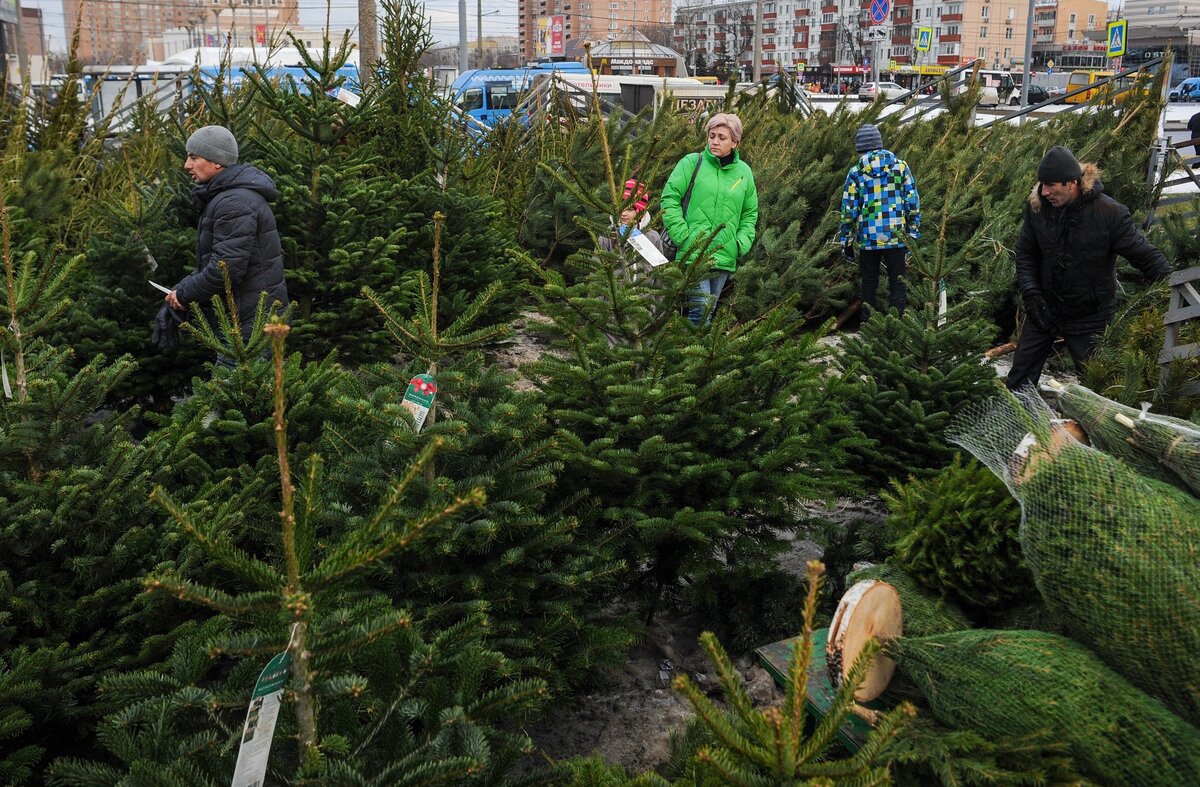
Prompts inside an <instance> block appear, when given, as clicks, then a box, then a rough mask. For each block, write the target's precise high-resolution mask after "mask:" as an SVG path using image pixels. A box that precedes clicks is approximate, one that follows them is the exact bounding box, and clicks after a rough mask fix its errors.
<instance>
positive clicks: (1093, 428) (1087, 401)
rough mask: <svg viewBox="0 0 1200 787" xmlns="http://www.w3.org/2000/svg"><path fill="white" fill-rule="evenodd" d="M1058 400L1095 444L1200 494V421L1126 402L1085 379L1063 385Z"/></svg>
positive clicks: (1150, 472) (1140, 467)
mask: <svg viewBox="0 0 1200 787" xmlns="http://www.w3.org/2000/svg"><path fill="white" fill-rule="evenodd" d="M1058 406H1059V408H1060V409H1061V410H1062V411H1063V413H1064V414H1065V415H1068V416H1070V417H1071V418H1074V419H1075V420H1076V421H1079V423H1080V425H1081V426H1083V428H1084V430H1085V431H1086V432H1087V434H1088V439H1089V440H1091V442H1092V443H1094V444H1095V445H1096V446H1097V447H1099V448H1102V449H1104V450H1105V451H1106V452H1108V453H1110V454H1113V455H1114V456H1118V457H1120V458H1122V459H1124V460H1126V461H1127V462H1129V464H1131V465H1133V466H1134V467H1136V468H1137V469H1138V471H1139V472H1141V473H1143V474H1145V475H1149V476H1152V477H1154V478H1160V479H1162V480H1163V481H1168V482H1170V483H1172V484H1175V485H1176V486H1182V485H1186V486H1187V488H1188V489H1190V490H1191V491H1192V493H1193V494H1200V424H1197V423H1195V422H1193V421H1185V420H1183V419H1181V418H1171V417H1170V416H1166V415H1158V414H1157V413H1150V412H1148V411H1146V410H1144V409H1143V410H1139V409H1136V408H1133V407H1127V406H1125V405H1123V404H1120V403H1118V402H1114V401H1112V400H1111V399H1106V398H1105V397H1103V396H1101V395H1100V394H1098V393H1095V392H1094V391H1091V390H1089V389H1087V388H1084V387H1083V386H1082V385H1067V386H1063V387H1062V388H1060V389H1059V390H1058Z"/></svg>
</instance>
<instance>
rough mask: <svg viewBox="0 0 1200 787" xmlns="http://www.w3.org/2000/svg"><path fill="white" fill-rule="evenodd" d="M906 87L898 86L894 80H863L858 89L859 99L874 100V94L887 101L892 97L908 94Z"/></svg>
mask: <svg viewBox="0 0 1200 787" xmlns="http://www.w3.org/2000/svg"><path fill="white" fill-rule="evenodd" d="M908 92H909V91H908V88H906V87H900V85H898V84H896V83H895V82H863V84H862V87H860V88H859V89H858V100H859V101H874V100H875V97H876V96H883V97H884V98H886V99H888V100H889V101H890V100H892V99H893V98H899V97H900V96H903V95H907V94H908Z"/></svg>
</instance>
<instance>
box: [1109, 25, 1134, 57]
mask: <svg viewBox="0 0 1200 787" xmlns="http://www.w3.org/2000/svg"><path fill="white" fill-rule="evenodd" d="M1128 33H1129V20H1128V19H1118V20H1117V21H1115V22H1109V23H1108V56H1109V57H1120V56H1121V55H1123V54H1125V42H1126V39H1127V38H1128Z"/></svg>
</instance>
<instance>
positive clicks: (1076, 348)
mask: <svg viewBox="0 0 1200 787" xmlns="http://www.w3.org/2000/svg"><path fill="white" fill-rule="evenodd" d="M1038 181H1039V182H1038V184H1037V185H1036V186H1035V187H1034V189H1033V192H1032V193H1031V194H1030V195H1029V202H1028V204H1027V205H1026V206H1025V224H1024V226H1022V227H1021V236H1020V238H1019V239H1018V240H1017V252H1016V263H1017V289H1018V290H1019V291H1020V293H1021V298H1022V300H1023V301H1024V303H1025V315H1026V320H1025V324H1024V326H1023V327H1022V328H1021V336H1020V338H1019V339H1018V341H1017V350H1016V353H1015V354H1014V356H1013V366H1012V372H1011V373H1010V374H1009V375H1008V387H1009V388H1012V389H1016V388H1020V387H1021V386H1023V385H1025V384H1026V383H1035V384H1036V383H1037V381H1038V378H1040V377H1041V375H1042V367H1043V366H1044V365H1045V363H1046V358H1047V357H1048V356H1049V355H1050V350H1051V348H1052V346H1053V344H1054V340H1055V339H1057V338H1058V337H1059V336H1062V337H1064V338H1065V339H1066V341H1067V350H1069V351H1070V353H1071V358H1072V359H1073V360H1074V361H1075V367H1076V368H1077V369H1082V365H1083V362H1084V361H1085V360H1087V359H1088V358H1089V357H1091V355H1092V352H1093V351H1094V350H1095V345H1096V341H1097V339H1099V337H1100V334H1102V333H1103V332H1104V328H1105V327H1106V326H1107V325H1108V322H1109V320H1111V319H1112V316H1113V312H1114V311H1115V310H1116V299H1117V255H1118V254H1120V255H1121V256H1122V257H1125V258H1126V259H1127V260H1129V261H1130V262H1132V263H1133V264H1134V265H1135V266H1137V268H1138V269H1139V270H1140V271H1141V272H1142V274H1143V275H1145V276H1146V277H1147V278H1149V279H1152V280H1158V279H1164V278H1166V277H1167V276H1169V275H1170V273H1171V265H1170V263H1168V262H1167V259H1166V257H1164V256H1163V254H1162V252H1160V251H1159V250H1158V249H1156V248H1155V247H1154V246H1152V245H1151V244H1150V243H1149V242H1147V241H1146V239H1145V238H1143V237H1142V234H1141V233H1140V232H1138V231H1137V229H1136V228H1135V227H1134V226H1133V220H1132V219H1131V218H1130V217H1129V209H1128V208H1126V207H1125V206H1124V205H1122V204H1121V203H1119V202H1117V201H1116V200H1114V199H1113V198H1112V197H1110V196H1108V195H1107V194H1105V193H1104V184H1103V183H1101V181H1100V170H1099V169H1098V168H1097V167H1096V165H1095V164H1085V165H1081V164H1080V163H1079V162H1078V161H1076V159H1075V156H1074V154H1072V153H1071V151H1070V150H1068V149H1066V148H1064V147H1062V146H1058V145H1056V146H1055V147H1052V148H1050V150H1049V152H1048V153H1046V156H1045V157H1044V158H1043V159H1042V161H1041V163H1040V164H1039V165H1038Z"/></svg>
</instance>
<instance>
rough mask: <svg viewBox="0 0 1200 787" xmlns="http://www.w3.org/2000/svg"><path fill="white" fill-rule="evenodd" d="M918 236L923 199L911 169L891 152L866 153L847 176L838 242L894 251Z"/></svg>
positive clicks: (873, 151)
mask: <svg viewBox="0 0 1200 787" xmlns="http://www.w3.org/2000/svg"><path fill="white" fill-rule="evenodd" d="M919 237H921V198H920V196H918V195H917V184H916V183H915V182H914V181H913V176H912V170H910V169H909V168H908V164H905V163H904V162H903V161H901V160H900V159H898V158H896V154H895V153H893V152H892V151H890V150H886V149H884V148H879V149H877V150H869V151H867V152H866V153H864V154H863V155H862V157H861V158H860V159H859V160H858V163H856V164H855V165H854V166H853V167H851V168H850V172H848V173H847V174H846V185H845V187H844V188H843V189H842V224H841V227H840V228H839V230H838V243H840V244H842V245H846V244H848V243H850V242H851V241H852V240H853V241H856V242H857V245H858V247H859V248H862V249H894V248H903V247H904V246H905V245H906V241H907V239H908V238H913V239H916V238H919Z"/></svg>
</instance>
